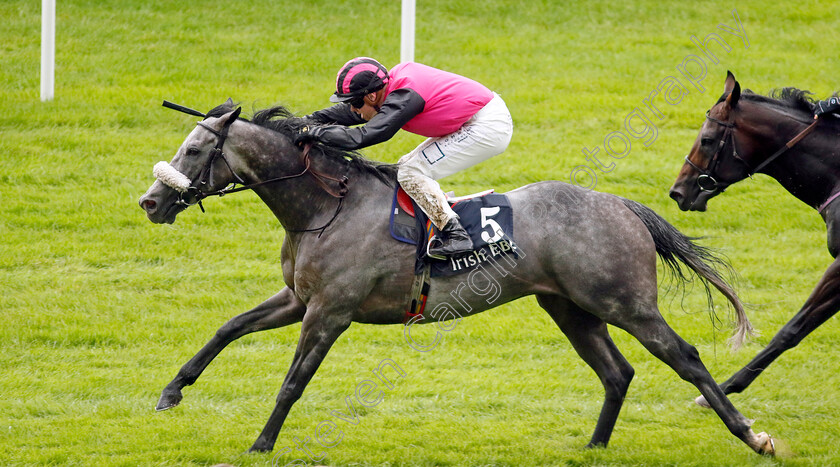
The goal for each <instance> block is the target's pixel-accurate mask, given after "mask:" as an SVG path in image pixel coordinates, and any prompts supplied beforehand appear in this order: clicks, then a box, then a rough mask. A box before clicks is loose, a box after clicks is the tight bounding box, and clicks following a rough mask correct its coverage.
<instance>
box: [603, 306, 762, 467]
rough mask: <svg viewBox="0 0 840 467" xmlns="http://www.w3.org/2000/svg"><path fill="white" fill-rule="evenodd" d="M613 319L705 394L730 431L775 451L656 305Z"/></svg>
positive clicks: (755, 445)
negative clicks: (755, 429)
mask: <svg viewBox="0 0 840 467" xmlns="http://www.w3.org/2000/svg"><path fill="white" fill-rule="evenodd" d="M621 321H622V322H621V323H614V324H616V325H617V326H620V327H621V328H623V329H625V330H626V331H627V332H629V333H630V334H631V335H633V336H634V337H635V338H636V339H638V340H639V342H641V343H642V345H644V346H645V348H646V349H648V351H650V353H652V354H653V355H654V356H656V357H657V358H659V359H660V360H662V361H663V362H665V363H666V364H668V366H670V367H671V368H673V369H674V371H676V372H677V374H678V375H679V376H680V378H682V379H684V380H686V381H688V382H690V383H691V384H693V385H694V386H696V387H697V389H699V390H700V393H701V394H703V396H704V397H705V398H706V400H707V401H708V402H709V404H710V405H711V406H712V409H714V411H715V412H716V413H717V414H718V416H719V417H720V418H721V420H722V421H723V423H724V424H725V425H726V427H727V428H729V431H730V432H731V433H732V434H734V435H735V436H737V437H738V438H739V439H740V440H741V441H743V442H745V443H746V444H747V445H748V446H749V447H751V448H752V449H753V450H754V451H756V452H758V453H760V454H773V453H774V448H773V443H772V441H771V440H770V437H769V436H768V435H767V434H766V433H759V434H757V435H756V434H755V433H754V432H753V431H752V429H751V428H750V421H749V420H747V418H746V417H744V416H743V415H742V414H741V413H740V412H738V409H736V408H735V406H734V405H732V402H730V401H729V399H727V398H726V395H724V393H723V391H722V390H721V389H720V387H719V386H718V385H717V384H716V383H715V380H714V379H713V378H712V376H711V375H710V374H709V371H708V370H707V369H706V366H705V365H703V362H702V361H701V360H700V354H699V353H698V352H697V349H695V348H694V347H693V346H692V345H690V344H689V343H688V342H686V341H684V340H683V339H682V338H681V337H680V336H678V335H677V333H676V332H675V331H674V330H673V329H671V327H670V326H668V323H666V322H665V319H664V318H662V315H660V314H659V311H658V310H656V308H655V307H654V308H653V309H651V310H649V312H646V313H630V314H628V315H625V319H622V320H621Z"/></svg>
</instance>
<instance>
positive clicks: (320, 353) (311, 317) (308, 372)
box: [250, 302, 351, 452]
mask: <svg viewBox="0 0 840 467" xmlns="http://www.w3.org/2000/svg"><path fill="white" fill-rule="evenodd" d="M333 312H334V310H330V311H328V310H327V309H325V308H324V307H320V306H317V305H315V304H313V303H312V302H310V307H309V309H308V310H307V312H306V316H304V318H303V325H302V326H301V329H300V340H299V341H298V346H297V350H296V351H295V357H294V359H293V360H292V366H291V368H289V372H288V373H286V379H285V380H283V386H282V387H281V388H280V393H279V394H278V395H277V404H276V405H275V406H274V410H273V411H272V412H271V416H270V417H269V419H268V423H266V425H265V428H263V430H262V432H261V433H260V436H259V437H258V438H257V440H256V441H255V442H254V445H253V446H251V449H250V451H259V452H267V451H271V450H272V449H273V448H274V443H275V442H276V441H277V435H278V434H279V433H280V428H282V427H283V422H284V421H285V420H286V416H287V415H288V414H289V410H291V408H292V404H294V403H295V402H296V401H297V400H298V399H299V398H300V396H301V394H303V390H304V389H305V388H306V385H307V384H308V383H309V381H310V380H311V379H312V376H314V375H315V371H316V370H317V369H318V367H319V366H320V365H321V362H322V361H323V360H324V357H326V356H327V352H328V351H329V350H330V347H332V345H333V343H335V341H336V339H338V336H340V335H341V333H342V332H344V330H345V329H347V328H348V327H349V326H350V323H351V316H350V315H349V314H345V313H333Z"/></svg>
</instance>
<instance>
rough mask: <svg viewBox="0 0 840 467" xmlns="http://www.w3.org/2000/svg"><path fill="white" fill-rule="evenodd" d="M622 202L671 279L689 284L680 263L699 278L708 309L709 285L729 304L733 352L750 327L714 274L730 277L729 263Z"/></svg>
mask: <svg viewBox="0 0 840 467" xmlns="http://www.w3.org/2000/svg"><path fill="white" fill-rule="evenodd" d="M622 201H624V205H625V206H627V208H628V209H630V210H631V211H633V213H634V214H636V216H638V217H639V219H641V221H642V223H643V224H645V227H647V229H648V232H650V235H651V237H653V242H654V244H655V245H656V253H658V254H659V257H660V258H662V262H663V263H665V265H666V266H667V267H668V269H669V270H670V272H671V274H672V275H673V276H674V277H677V278H679V279H680V280H682V281H690V280H691V277H690V274H689V275H686V274H685V272H684V271H683V268H682V265H681V264H680V263H682V264H685V265H686V266H688V267H689V269H691V270H692V271H693V272H694V273H695V274H696V275H697V277H699V278H700V281H701V282H702V283H703V286H704V287H705V289H706V295H707V296H708V298H709V304H710V305H712V292H711V288H710V285H711V286H713V287H714V288H716V289H717V290H719V291H720V293H722V294H723V296H724V297H726V299H727V300H729V302H730V303H732V306H733V307H734V308H735V314H736V318H737V319H736V321H737V322H736V325H735V333H734V334H733V335H732V338H731V342H732V346H733V347H734V348H736V349H737V348H738V347H740V346H741V345H742V344H743V343H744V340H746V338H747V336H748V335H751V334H752V333H753V327H752V324H750V321H749V319H748V318H747V315H746V313H745V312H744V306H743V305H742V304H741V300H740V299H738V295H737V294H736V293H735V291H734V290H733V289H732V286H730V285H729V284H728V283H727V282H726V280H724V279H723V277H721V275H720V273H719V272H718V270H719V269H720V270H724V271H727V272H730V273H731V272H732V267H731V266H730V265H729V263H728V262H727V261H726V260H724V259H722V258H720V257H718V256H716V255H715V254H714V253H713V252H712V251H711V250H710V249H708V248H706V247H703V246H700V245H698V244H696V243H694V241H693V240H696V238H692V237H688V236H686V235H683V233H682V232H680V231H679V230H677V229H676V227H674V226H673V225H671V224H669V223H668V221H666V220H665V219H663V218H662V217H661V216H660V215H659V214H657V213H656V212H654V211H653V210H652V209H650V208H649V207H647V206H645V205H642V204H639V203H637V202H635V201H632V200H629V199H622ZM711 308H712V313H714V307H713V306H712V307H711Z"/></svg>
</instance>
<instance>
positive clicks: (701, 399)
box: [694, 396, 712, 409]
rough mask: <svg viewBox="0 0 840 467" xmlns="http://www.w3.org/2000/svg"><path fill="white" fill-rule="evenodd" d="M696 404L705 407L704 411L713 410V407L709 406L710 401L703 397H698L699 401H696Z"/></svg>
mask: <svg viewBox="0 0 840 467" xmlns="http://www.w3.org/2000/svg"><path fill="white" fill-rule="evenodd" d="M694 403H695V404H697V405H699V406H700V407H703V408H704V409H711V408H712V406H711V405H709V401H707V400H706V398H705V397H703V396H697V399H694Z"/></svg>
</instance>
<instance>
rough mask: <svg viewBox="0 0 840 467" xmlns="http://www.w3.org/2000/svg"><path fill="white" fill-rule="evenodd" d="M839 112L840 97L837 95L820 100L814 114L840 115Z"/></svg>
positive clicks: (818, 115) (819, 115)
mask: <svg viewBox="0 0 840 467" xmlns="http://www.w3.org/2000/svg"><path fill="white" fill-rule="evenodd" d="M838 112H840V97H837V96H834V97H830V98H828V99H826V100H824V101H819V102H817V103H816V104H815V106H814V115H815V116H817V117H821V116H822V115H824V114H831V115H832V116H834V117H840V115H837V114H838Z"/></svg>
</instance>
